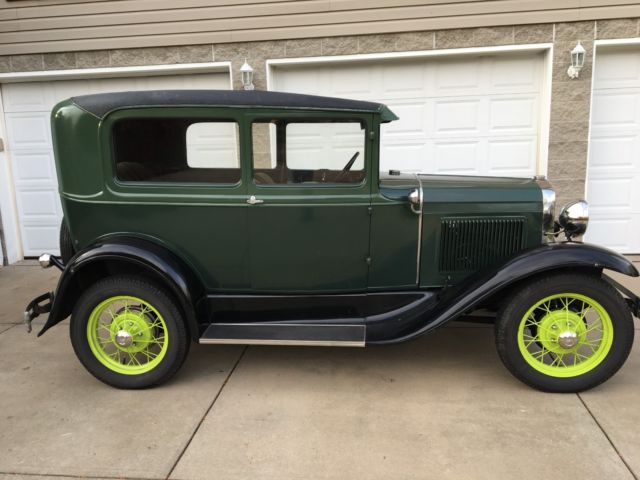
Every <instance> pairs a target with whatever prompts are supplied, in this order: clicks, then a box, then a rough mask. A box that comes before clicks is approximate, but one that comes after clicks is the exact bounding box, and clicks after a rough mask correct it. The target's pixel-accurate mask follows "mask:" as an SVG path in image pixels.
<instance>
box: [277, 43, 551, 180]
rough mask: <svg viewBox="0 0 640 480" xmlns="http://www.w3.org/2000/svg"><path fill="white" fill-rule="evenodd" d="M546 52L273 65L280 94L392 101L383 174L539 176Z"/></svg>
mask: <svg viewBox="0 0 640 480" xmlns="http://www.w3.org/2000/svg"><path fill="white" fill-rule="evenodd" d="M543 70H544V62H543V54H542V53H535V54H532V53H527V54H518V55H494V56H482V57H471V56H463V57H456V59H433V58H431V59H428V60H427V59H424V58H423V59H411V60H402V61H400V60H394V61H385V62H384V63H382V62H381V61H377V62H375V63H358V64H349V65H345V64H343V63H341V64H336V63H333V64H328V63H326V64H315V65H313V66H293V65H291V64H282V65H276V66H274V70H273V87H272V88H273V90H279V91H289V92H298V93H311V94H318V95H331V96H337V97H346V98H354V99H360V100H372V101H379V102H382V103H386V104H387V105H388V106H389V107H390V108H391V109H392V110H393V111H394V112H395V113H396V114H397V115H398V116H399V117H400V120H398V121H396V122H393V123H391V124H389V125H386V126H384V127H383V132H382V144H381V167H380V168H381V170H389V169H392V168H393V169H399V170H403V171H414V172H425V173H451V174H460V175H500V176H531V175H535V174H536V173H544V172H539V171H538V161H539V145H538V139H539V137H540V132H539V130H540V125H539V124H540V118H541V112H540V109H541V103H542V102H541V96H542V94H541V90H542V77H543V75H542V72H543Z"/></svg>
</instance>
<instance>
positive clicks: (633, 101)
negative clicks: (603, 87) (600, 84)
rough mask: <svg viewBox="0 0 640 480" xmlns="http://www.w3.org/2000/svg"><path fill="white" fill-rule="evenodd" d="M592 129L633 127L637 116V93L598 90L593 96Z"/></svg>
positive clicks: (637, 122) (638, 121)
mask: <svg viewBox="0 0 640 480" xmlns="http://www.w3.org/2000/svg"><path fill="white" fill-rule="evenodd" d="M592 118H593V119H592V124H593V127H594V129H595V128H598V127H602V126H604V127H607V128H613V127H624V126H630V127H635V126H638V124H639V123H640V119H639V118H638V94H637V93H633V92H620V93H616V92H598V94H597V95H596V94H595V93H594V97H593V117H592Z"/></svg>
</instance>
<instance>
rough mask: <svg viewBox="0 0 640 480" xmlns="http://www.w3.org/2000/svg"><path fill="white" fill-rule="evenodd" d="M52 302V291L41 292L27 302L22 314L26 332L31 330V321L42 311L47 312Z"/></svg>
mask: <svg viewBox="0 0 640 480" xmlns="http://www.w3.org/2000/svg"><path fill="white" fill-rule="evenodd" d="M52 304H53V292H47V293H43V294H42V295H40V296H39V297H36V298H34V299H33V300H31V301H30V302H29V304H28V305H27V307H26V308H25V309H24V313H23V314H22V315H23V317H22V321H23V322H24V324H25V326H26V327H27V332H29V333H30V332H31V322H33V319H34V318H36V317H37V316H39V315H40V314H42V313H49V312H50V311H51V305H52Z"/></svg>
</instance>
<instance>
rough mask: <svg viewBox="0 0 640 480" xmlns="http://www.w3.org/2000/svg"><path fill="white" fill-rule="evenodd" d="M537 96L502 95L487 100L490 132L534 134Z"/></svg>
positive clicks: (535, 129)
mask: <svg viewBox="0 0 640 480" xmlns="http://www.w3.org/2000/svg"><path fill="white" fill-rule="evenodd" d="M537 103H538V99H537V97H506V98H505V97H502V98H494V99H491V100H490V101H489V119H490V121H489V129H490V133H496V134H502V133H505V132H514V133H530V134H536V131H537V120H538V118H537V117H538V116H537V109H536V107H537Z"/></svg>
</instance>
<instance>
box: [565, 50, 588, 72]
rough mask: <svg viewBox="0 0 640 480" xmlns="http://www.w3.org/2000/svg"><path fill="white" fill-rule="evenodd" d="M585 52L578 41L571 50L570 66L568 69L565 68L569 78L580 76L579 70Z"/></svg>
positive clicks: (582, 65) (582, 64) (582, 63)
mask: <svg viewBox="0 0 640 480" xmlns="http://www.w3.org/2000/svg"><path fill="white" fill-rule="evenodd" d="M586 53H587V51H586V50H585V49H584V47H583V46H582V44H581V43H580V42H578V44H577V45H576V46H575V47H574V48H573V50H571V66H570V67H569V70H567V75H569V78H574V79H575V78H578V77H579V76H580V70H582V67H584V56H585V54H586Z"/></svg>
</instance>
